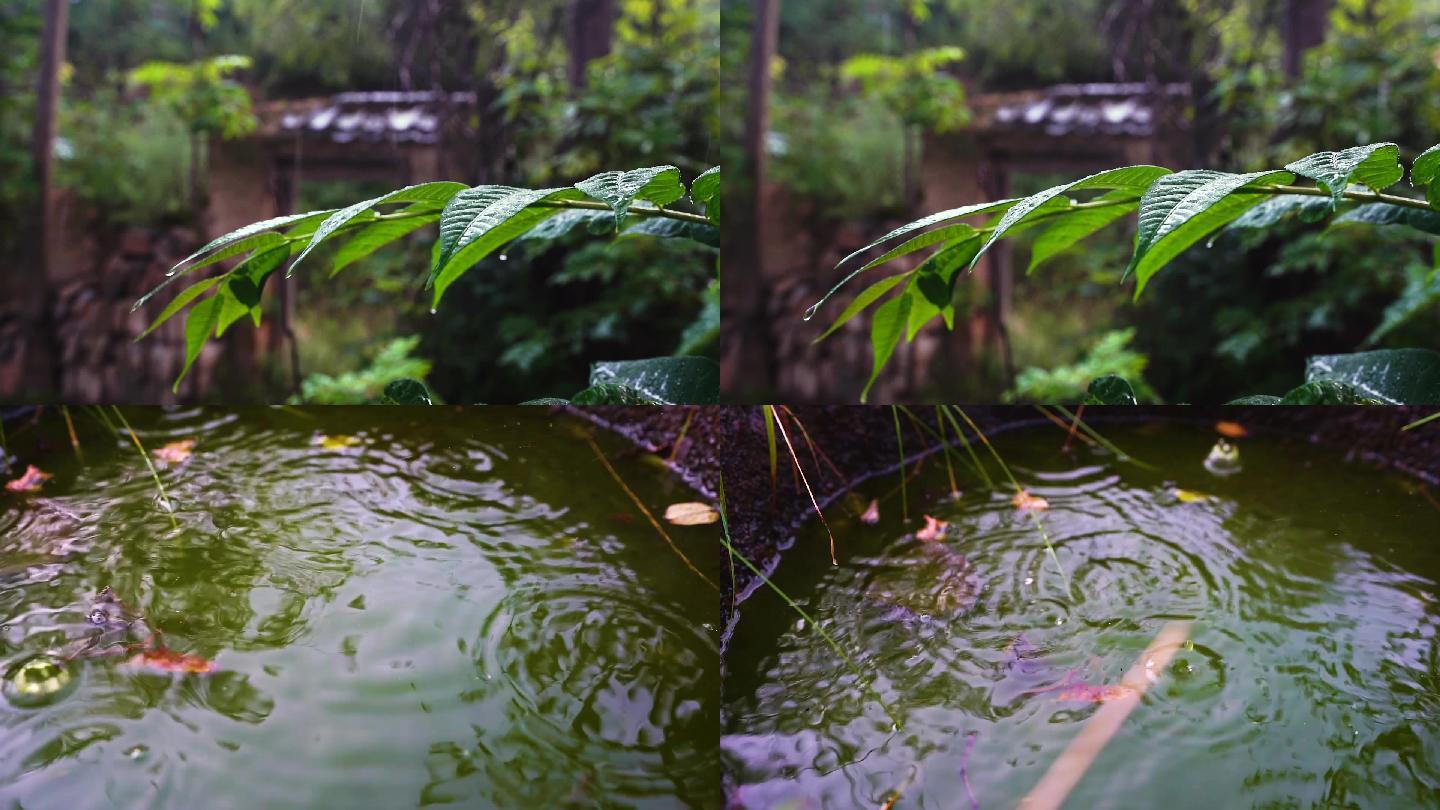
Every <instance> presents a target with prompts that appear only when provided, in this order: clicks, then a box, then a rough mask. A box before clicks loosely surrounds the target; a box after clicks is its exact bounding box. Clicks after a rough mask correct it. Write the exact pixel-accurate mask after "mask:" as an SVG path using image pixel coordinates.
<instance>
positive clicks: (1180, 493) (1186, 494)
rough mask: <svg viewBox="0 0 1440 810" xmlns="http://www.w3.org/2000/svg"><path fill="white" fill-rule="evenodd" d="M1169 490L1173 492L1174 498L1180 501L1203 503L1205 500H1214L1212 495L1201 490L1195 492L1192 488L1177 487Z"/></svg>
mask: <svg viewBox="0 0 1440 810" xmlns="http://www.w3.org/2000/svg"><path fill="white" fill-rule="evenodd" d="M1171 492H1173V493H1174V495H1175V500H1177V501H1179V502H1181V503H1204V502H1205V501H1213V500H1215V496H1214V495H1207V494H1205V493H1203V492H1196V491H1195V490H1193V489H1181V488H1179V487H1176V488H1175V489H1173V490H1171Z"/></svg>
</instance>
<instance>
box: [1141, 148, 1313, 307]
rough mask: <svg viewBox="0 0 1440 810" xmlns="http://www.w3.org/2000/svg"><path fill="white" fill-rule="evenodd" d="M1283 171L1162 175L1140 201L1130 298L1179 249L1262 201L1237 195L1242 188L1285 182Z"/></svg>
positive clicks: (1287, 179) (1286, 174)
mask: <svg viewBox="0 0 1440 810" xmlns="http://www.w3.org/2000/svg"><path fill="white" fill-rule="evenodd" d="M1294 180H1295V175H1293V174H1291V173H1290V172H1286V171H1273V172H1252V173H1250V174H1228V173H1226V172H1215V171H1209V170H1206V169H1198V170H1191V171H1184V172H1177V173H1175V174H1171V175H1166V176H1164V177H1161V178H1160V179H1159V180H1156V181H1155V183H1154V185H1152V186H1150V189H1149V190H1148V191H1146V192H1145V196H1144V197H1142V198H1140V227H1139V232H1138V233H1137V234H1136V238H1135V254H1134V256H1132V257H1131V258H1130V265H1129V266H1128V267H1126V268H1125V275H1126V276H1127V277H1128V276H1129V275H1130V273H1132V272H1133V273H1135V297H1136V298H1139V297H1140V293H1141V291H1143V290H1144V289H1145V283H1146V282H1147V281H1149V280H1150V277H1151V276H1153V275H1155V273H1157V272H1159V270H1160V268H1162V267H1164V266H1165V265H1166V264H1167V263H1168V262H1169V261H1170V260H1171V259H1173V258H1175V257H1176V256H1178V255H1180V253H1181V252H1182V251H1184V250H1185V248H1188V247H1190V246H1191V245H1193V244H1195V243H1196V242H1198V241H1199V240H1200V239H1201V238H1203V237H1204V236H1205V235H1206V234H1207V233H1210V232H1211V231H1213V230H1215V229H1216V228H1219V227H1220V226H1222V225H1224V224H1226V223H1228V222H1230V221H1231V220H1233V219H1235V218H1236V217H1238V216H1240V215H1241V214H1243V213H1245V211H1247V210H1248V209H1250V208H1253V207H1255V206H1256V205H1259V204H1260V203H1261V202H1262V201H1263V200H1264V199H1265V197H1264V195H1261V194H1237V193H1236V192H1238V191H1240V190H1241V189H1243V188H1244V187H1245V186H1248V185H1258V184H1261V183H1290V182H1293V181H1294Z"/></svg>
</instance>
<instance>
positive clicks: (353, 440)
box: [315, 433, 361, 450]
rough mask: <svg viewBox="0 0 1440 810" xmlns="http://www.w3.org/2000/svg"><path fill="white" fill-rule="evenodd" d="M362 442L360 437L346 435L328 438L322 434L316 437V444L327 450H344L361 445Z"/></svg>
mask: <svg viewBox="0 0 1440 810" xmlns="http://www.w3.org/2000/svg"><path fill="white" fill-rule="evenodd" d="M360 441H361V439H360V437H359V436H346V435H344V434H340V435H337V436H327V435H325V434H323V433H322V434H320V435H319V436H317V437H315V443H316V444H318V445H320V446H321V447H323V448H325V449H326V450H344V449H345V448H347V447H354V446H355V445H357V444H360Z"/></svg>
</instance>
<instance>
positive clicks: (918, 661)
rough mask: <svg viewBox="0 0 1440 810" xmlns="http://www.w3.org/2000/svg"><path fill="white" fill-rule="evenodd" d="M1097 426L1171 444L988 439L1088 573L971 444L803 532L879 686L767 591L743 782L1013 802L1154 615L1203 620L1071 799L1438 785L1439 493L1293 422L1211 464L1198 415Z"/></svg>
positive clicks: (857, 801) (806, 596)
mask: <svg viewBox="0 0 1440 810" xmlns="http://www.w3.org/2000/svg"><path fill="white" fill-rule="evenodd" d="M1102 432H1104V433H1105V434H1106V436H1107V438H1109V439H1111V440H1112V441H1114V442H1115V443H1116V444H1117V445H1119V446H1120V447H1121V448H1124V449H1125V450H1127V451H1129V452H1131V453H1133V454H1134V455H1136V456H1137V457H1139V458H1141V459H1143V460H1145V461H1147V462H1150V463H1151V464H1153V465H1155V466H1156V467H1158V469H1156V470H1153V471H1147V470H1144V469H1141V468H1138V467H1136V466H1135V465H1133V464H1128V463H1121V462H1117V461H1116V460H1115V459H1114V458H1113V457H1112V456H1110V455H1109V454H1106V453H1103V452H1099V451H1096V450H1091V449H1085V448H1081V449H1079V450H1077V451H1075V452H1073V453H1071V454H1065V453H1062V452H1061V450H1060V446H1061V444H1062V443H1063V442H1064V439H1065V436H1064V434H1063V433H1062V432H1060V431H1058V430H1055V429H1053V428H1049V429H1046V430H1032V431H1024V432H1018V433H1014V434H1006V435H1002V436H1000V437H997V439H996V442H995V443H996V446H997V447H998V449H999V451H1000V453H1001V455H1002V456H1003V457H1004V458H1005V459H1006V460H1007V461H1008V462H1009V464H1010V465H1011V467H1012V469H1013V471H1014V473H1015V475H1016V476H1017V477H1018V478H1019V481H1020V483H1021V484H1022V485H1023V486H1024V487H1026V488H1027V489H1028V490H1029V492H1030V493H1031V494H1033V495H1036V496H1039V497H1042V498H1044V499H1045V500H1046V501H1048V504H1049V508H1048V510H1046V511H1042V512H1037V513H1034V514H1035V515H1038V516H1039V517H1040V518H1041V520H1042V521H1043V526H1044V528H1045V531H1046V533H1047V534H1048V536H1049V538H1050V540H1051V542H1052V543H1053V544H1054V547H1055V552H1056V555H1057V556H1058V560H1059V564H1060V565H1061V566H1063V568H1064V571H1065V572H1066V574H1067V576H1068V578H1069V580H1070V584H1071V586H1072V589H1073V591H1072V592H1070V593H1067V589H1066V585H1065V583H1064V582H1063V580H1062V578H1061V576H1060V575H1059V573H1058V572H1057V569H1056V565H1055V560H1054V559H1052V558H1050V557H1049V556H1048V555H1047V553H1046V551H1045V545H1044V541H1043V540H1042V538H1041V536H1040V534H1039V531H1038V530H1037V528H1036V526H1035V524H1034V522H1033V520H1032V515H1031V513H1029V512H1025V511H1021V510H1017V509H1016V508H1015V506H1014V505H1013V503H1012V495H1013V491H1006V490H1005V489H1003V488H999V487H997V488H996V489H994V490H986V489H985V488H984V487H983V486H981V485H980V484H979V481H978V479H977V478H976V477H975V476H974V475H973V474H962V473H959V472H958V471H957V474H959V475H961V488H962V490H963V492H962V494H961V496H960V497H959V498H958V500H951V499H950V498H949V497H948V492H949V484H948V481H947V476H946V474H945V472H944V467H943V465H942V464H941V462H940V460H939V459H938V458H931V459H929V460H927V461H926V463H925V468H924V470H923V472H922V473H921V475H919V476H918V477H917V478H915V479H912V480H911V482H910V485H909V488H908V489H909V495H910V498H911V504H910V509H911V513H912V515H911V517H912V520H911V521H910V522H909V523H906V522H904V521H903V520H902V516H901V512H902V508H903V507H902V504H901V500H900V496H899V494H898V492H896V491H895V490H896V489H897V484H898V476H896V475H890V476H886V477H884V478H880V479H875V480H872V481H870V482H869V483H868V484H867V485H866V486H865V487H864V489H865V492H864V496H863V497H862V498H860V499H858V500H856V501H855V502H854V503H852V504H851V505H850V508H849V509H850V512H851V516H849V517H846V516H845V515H844V512H845V509H843V508H841V507H838V506H837V507H836V508H834V509H832V510H830V512H829V514H830V515H831V524H832V526H833V528H834V529H835V534H836V538H837V543H838V548H839V551H840V563H839V565H838V566H834V567H832V566H831V565H830V560H829V553H828V551H827V548H826V546H827V540H826V537H825V535H824V533H823V531H820V532H819V533H818V534H817V533H815V531H814V530H815V529H818V527H816V526H812V527H811V531H809V532H808V533H806V534H805V535H804V536H802V537H801V538H800V539H799V540H798V541H797V543H796V546H795V548H793V549H791V550H790V552H789V554H788V556H787V557H786V559H785V561H784V563H783V565H782V566H781V567H780V570H779V572H778V574H777V579H776V582H777V584H778V585H779V586H780V587H782V588H784V589H785V590H786V591H787V592H788V593H789V594H790V595H791V596H792V597H794V598H796V599H797V601H799V602H800V603H801V604H802V606H804V607H805V608H806V609H807V610H808V611H809V612H810V614H811V615H812V616H813V618H814V619H815V620H816V621H817V622H818V623H820V624H821V625H822V626H823V627H824V628H825V629H826V630H827V631H828V632H829V633H830V635H832V636H833V637H835V639H836V640H837V641H838V643H839V644H840V645H841V646H842V647H843V648H844V649H846V650H847V651H849V652H850V654H851V656H852V657H853V658H854V659H855V660H856V662H857V665H858V666H859V668H860V669H861V670H862V671H863V672H864V673H866V679H867V680H873V692H871V691H867V690H866V689H865V688H864V687H863V681H862V679H860V678H858V677H857V676H856V675H854V674H853V673H852V672H851V671H850V670H849V669H847V668H846V667H845V666H844V665H843V664H842V663H841V662H840V661H839V660H838V658H837V656H836V655H835V653H834V652H833V651H832V650H831V649H830V648H829V647H828V646H827V645H826V644H825V643H824V641H823V639H822V638H820V636H819V634H817V632H816V631H815V628H814V627H812V626H810V625H809V624H808V623H806V622H804V621H802V620H800V619H799V618H798V616H797V615H796V613H795V612H794V611H792V610H790V609H789V608H787V607H786V606H785V605H784V603H783V602H781V601H780V600H779V599H778V598H777V597H776V596H775V595H774V594H773V593H772V592H770V591H769V590H768V589H762V590H761V591H758V592H757V593H756V595H755V596H754V597H753V598H752V599H750V600H749V601H747V602H746V603H745V604H744V605H743V606H742V607H741V613H742V619H741V621H740V623H739V626H738V629H737V631H736V634H735V635H734V637H733V639H732V641H731V644H730V646H729V648H728V652H727V662H726V667H727V671H726V681H725V687H724V688H725V701H726V717H725V720H724V722H725V725H726V734H725V736H724V737H723V741H722V749H723V750H722V757H723V759H724V762H725V768H726V770H727V773H728V774H729V778H730V779H732V780H734V782H735V783H736V784H737V785H738V789H734V790H731V800H732V802H733V803H734V804H736V805H737V806H740V807H747V808H761V807H767V808H768V807H776V808H780V807H784V808H853V807H871V808H876V807H882V806H889V805H886V804H885V803H886V802H889V801H892V800H894V805H893V806H894V807H896V808H920V807H925V808H951V809H953V808H971V807H975V806H979V807H985V808H991V807H1014V806H1016V805H1017V804H1018V803H1019V802H1020V801H1021V799H1022V798H1023V797H1025V796H1026V794H1027V793H1028V792H1029V791H1030V790H1031V789H1032V788H1033V787H1034V786H1035V785H1036V784H1037V782H1039V781H1040V780H1041V778H1042V776H1043V775H1044V774H1045V773H1046V771H1047V769H1048V768H1049V767H1050V766H1051V764H1052V763H1053V762H1054V761H1055V760H1056V758H1057V757H1058V756H1059V754H1060V753H1061V751H1062V750H1063V749H1064V748H1065V747H1066V746H1067V745H1068V744H1069V743H1070V742H1071V741H1072V740H1073V739H1074V738H1075V736H1076V734H1077V733H1078V732H1079V731H1080V730H1081V728H1082V726H1083V725H1084V724H1085V722H1086V721H1087V720H1088V719H1089V718H1090V717H1091V716H1092V715H1094V714H1095V713H1097V712H1098V711H1100V710H1101V707H1102V706H1104V705H1105V703H1106V702H1107V701H1105V700H1099V698H1103V697H1109V698H1114V697H1116V692H1117V688H1118V687H1117V685H1118V684H1120V682H1121V680H1122V676H1124V675H1125V673H1126V672H1127V670H1128V669H1129V668H1130V667H1131V666H1132V665H1133V664H1135V662H1136V659H1137V656H1139V655H1140V654H1141V653H1142V651H1144V650H1145V649H1146V647H1147V644H1149V643H1150V642H1151V640H1152V639H1153V638H1154V637H1155V636H1156V634H1157V632H1159V631H1160V629H1161V628H1162V627H1164V626H1165V625H1167V624H1170V623H1177V622H1179V623H1183V622H1190V623H1191V625H1190V627H1189V635H1188V642H1187V643H1186V644H1184V645H1183V646H1182V647H1180V648H1179V649H1178V650H1177V651H1176V654H1175V657H1174V659H1173V661H1172V662H1171V663H1170V664H1169V667H1168V668H1167V669H1164V671H1163V672H1162V673H1161V674H1160V675H1159V676H1158V677H1157V678H1154V679H1153V683H1150V684H1148V689H1146V690H1145V691H1144V692H1143V697H1142V698H1141V700H1140V703H1139V705H1138V706H1137V707H1136V708H1135V709H1134V711H1133V713H1131V714H1130V715H1129V717H1128V719H1126V721H1125V722H1124V724H1123V726H1122V727H1121V729H1120V731H1119V733H1118V734H1117V735H1116V736H1115V737H1114V738H1113V739H1111V740H1110V742H1109V744H1108V745H1107V746H1106V747H1105V748H1104V749H1103V750H1102V752H1101V753H1100V755H1099V757H1098V759H1097V760H1096V761H1095V762H1094V764H1093V766H1092V767H1091V768H1090V769H1089V771H1088V772H1087V773H1086V774H1085V776H1084V777H1083V778H1082V779H1081V780H1080V781H1079V783H1078V785H1077V786H1076V788H1075V790H1074V791H1073V792H1072V793H1071V794H1070V798H1069V801H1068V803H1067V804H1066V805H1065V806H1066V807H1077V808H1078V807H1084V808H1137V807H1166V808H1210V807H1311V806H1337V807H1339V806H1345V807H1350V806H1354V807H1366V808H1375V807H1395V808H1402V807H1403V808H1413V807H1437V806H1440V601H1437V595H1440V505H1437V504H1436V503H1434V502H1433V501H1431V500H1428V499H1427V498H1426V497H1424V495H1423V494H1421V493H1420V492H1418V491H1417V490H1416V489H1415V488H1414V487H1413V486H1412V485H1411V484H1410V483H1409V482H1407V481H1404V480H1401V479H1399V478H1397V477H1393V476H1391V475H1388V474H1385V473H1381V472H1377V471H1375V470H1374V469H1372V468H1369V467H1366V466H1363V465H1360V464H1355V463H1347V462H1344V461H1342V460H1341V458H1339V457H1338V455H1337V454H1336V453H1334V452H1332V451H1327V450H1322V449H1318V448H1314V447H1311V446H1308V445H1305V444H1302V443H1299V442H1295V441H1287V440H1282V439H1266V438H1253V437H1252V438H1249V439H1245V440H1242V441H1240V442H1239V448H1240V452H1241V467H1240V469H1239V471H1238V472H1234V473H1233V474H1230V475H1217V474H1215V473H1212V472H1210V471H1207V469H1206V468H1205V467H1204V466H1203V461H1204V459H1205V458H1206V456H1207V453H1208V452H1209V451H1210V449H1211V446H1212V444H1213V443H1214V442H1215V441H1216V436H1215V434H1214V433H1212V432H1210V430H1209V429H1208V428H1197V427H1193V426H1184V425H1177V424H1171V425H1150V426H1146V427H1115V426H1107V427H1102ZM981 453H982V458H984V459H985V460H986V461H987V463H990V471H991V475H992V476H994V477H995V478H996V479H997V481H1004V479H1003V476H1002V475H1001V473H1000V472H999V470H998V468H996V467H995V466H994V465H993V462H990V461H989V459H988V457H986V456H984V455H983V450H982V451H981ZM1221 472H1225V471H1224V470H1222V471H1221ZM874 496H879V497H880V503H879V507H880V516H881V519H880V522H879V523H878V524H877V525H874V526H867V525H864V524H863V523H861V522H860V521H859V520H858V519H856V517H855V516H856V515H858V514H859V513H860V512H861V510H863V508H864V506H865V504H866V503H867V502H868V501H869V500H870V498H871V497H874ZM1432 497H1433V496H1432ZM925 513H928V514H930V515H932V516H933V517H936V518H939V519H941V520H944V521H947V522H948V523H949V524H950V527H949V531H948V533H947V534H946V536H945V537H944V538H943V539H942V540H941V541H940V542H942V543H944V549H945V551H944V553H943V554H940V555H937V554H935V553H933V552H931V551H927V550H925V549H924V548H923V547H924V545H925V544H923V543H921V542H919V541H917V539H916V537H915V532H916V530H917V529H920V528H921V527H922V526H923V523H922V522H921V521H920V519H919V517H920V515H921V514H925ZM959 561H963V562H959ZM1067 687H1072V688H1067ZM1120 691H1123V690H1120ZM882 702H883V704H885V705H884V706H882ZM886 707H888V711H889V712H892V713H893V714H894V715H895V717H896V718H897V719H899V720H900V721H901V725H900V728H896V727H895V724H894V723H893V722H892V720H891V717H890V715H889V714H887V708H886ZM967 783H968V784H967ZM897 795H898V799H896V797H897ZM972 797H973V801H972Z"/></svg>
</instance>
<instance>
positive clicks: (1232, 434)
mask: <svg viewBox="0 0 1440 810" xmlns="http://www.w3.org/2000/svg"><path fill="white" fill-rule="evenodd" d="M1215 432H1216V433H1219V434H1220V435H1221V436H1224V437H1225V438H1227V439H1243V438H1245V437H1246V436H1249V435H1250V432H1249V431H1248V430H1246V429H1245V426H1244V425H1242V424H1240V423H1239V422H1216V423H1215Z"/></svg>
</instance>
